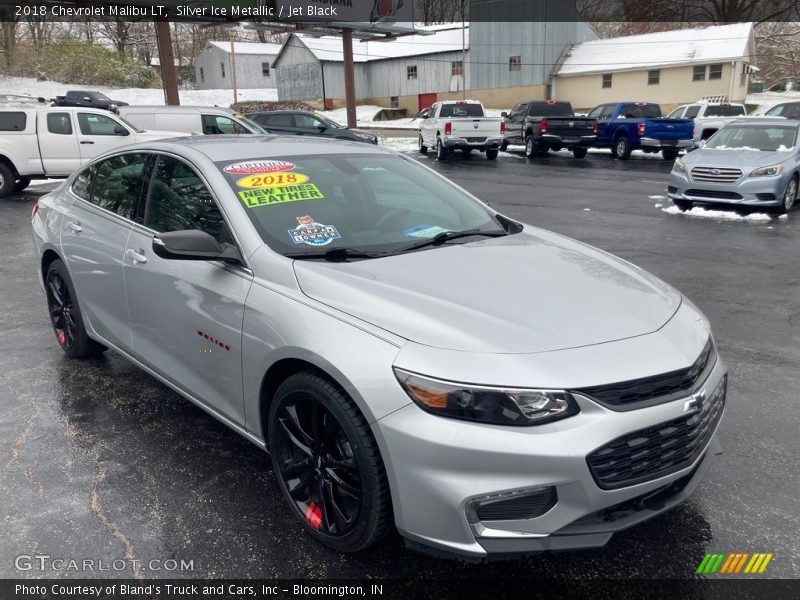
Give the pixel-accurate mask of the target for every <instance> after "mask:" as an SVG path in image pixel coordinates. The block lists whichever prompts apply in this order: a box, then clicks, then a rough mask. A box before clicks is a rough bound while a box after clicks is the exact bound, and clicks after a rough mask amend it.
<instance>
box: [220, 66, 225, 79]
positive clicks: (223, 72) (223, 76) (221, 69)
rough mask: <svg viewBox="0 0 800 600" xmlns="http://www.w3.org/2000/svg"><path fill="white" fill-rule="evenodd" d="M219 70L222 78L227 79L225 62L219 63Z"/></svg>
mask: <svg viewBox="0 0 800 600" xmlns="http://www.w3.org/2000/svg"><path fill="white" fill-rule="evenodd" d="M219 70H220V72H221V73H222V78H223V79H225V63H224V62H221V63H219Z"/></svg>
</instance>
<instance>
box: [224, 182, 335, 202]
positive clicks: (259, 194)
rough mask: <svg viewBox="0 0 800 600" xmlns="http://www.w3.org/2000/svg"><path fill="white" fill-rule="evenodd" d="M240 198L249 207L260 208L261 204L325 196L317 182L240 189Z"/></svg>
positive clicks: (320, 198) (315, 198) (323, 197)
mask: <svg viewBox="0 0 800 600" xmlns="http://www.w3.org/2000/svg"><path fill="white" fill-rule="evenodd" d="M239 198H241V199H242V202H244V203H245V206H247V208H258V207H259V206H269V205H271V204H286V203H287V202H302V201H303V200H324V199H325V196H323V195H322V192H320V191H319V188H318V187H317V186H316V185H315V184H313V183H303V184H301V185H285V186H282V187H281V186H279V187H271V188H260V189H253V190H240V191H239Z"/></svg>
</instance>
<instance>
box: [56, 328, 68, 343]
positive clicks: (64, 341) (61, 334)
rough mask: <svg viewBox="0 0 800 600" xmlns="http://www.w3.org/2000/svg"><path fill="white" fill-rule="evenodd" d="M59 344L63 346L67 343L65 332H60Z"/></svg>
mask: <svg viewBox="0 0 800 600" xmlns="http://www.w3.org/2000/svg"><path fill="white" fill-rule="evenodd" d="M58 343H59V344H61V345H62V346H63V345H64V344H66V343H67V334H65V333H64V332H63V331H59V332H58Z"/></svg>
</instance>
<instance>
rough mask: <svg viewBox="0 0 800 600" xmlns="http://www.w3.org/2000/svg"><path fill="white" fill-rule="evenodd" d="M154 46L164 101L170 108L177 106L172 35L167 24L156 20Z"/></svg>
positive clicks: (178, 98) (178, 101)
mask: <svg viewBox="0 0 800 600" xmlns="http://www.w3.org/2000/svg"><path fill="white" fill-rule="evenodd" d="M155 24H156V44H157V45H158V60H159V61H160V62H161V81H162V83H163V85H164V101H165V102H166V103H167V104H168V105H170V106H178V105H179V104H180V103H181V99H180V97H179V96H178V78H177V76H176V75H175V55H174V54H173V53H172V33H171V32H170V30H169V22H168V21H164V20H163V19H156V21H155Z"/></svg>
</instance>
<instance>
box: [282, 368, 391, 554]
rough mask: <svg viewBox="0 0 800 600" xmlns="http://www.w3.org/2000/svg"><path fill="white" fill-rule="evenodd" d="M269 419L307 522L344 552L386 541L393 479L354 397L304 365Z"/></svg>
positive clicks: (295, 508) (291, 498)
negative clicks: (383, 539) (389, 481)
mask: <svg viewBox="0 0 800 600" xmlns="http://www.w3.org/2000/svg"><path fill="white" fill-rule="evenodd" d="M268 423H269V424H268V431H269V438H268V439H269V445H270V450H271V455H272V465H273V468H274V470H275V475H276V477H277V478H278V482H279V485H280V488H281V491H282V493H283V496H284V498H286V500H287V502H288V503H289V506H290V507H291V509H292V512H293V513H294V515H295V516H296V517H297V518H298V519H299V520H300V522H301V523H302V524H303V527H304V529H305V530H306V531H307V532H308V533H309V534H310V535H311V536H312V537H313V538H315V539H316V540H317V541H319V542H321V543H322V544H324V545H325V546H328V547H329V548H333V549H334V550H338V551H340V552H357V551H359V550H364V549H365V548H368V547H369V546H372V545H373V544H375V543H377V542H378V541H380V540H381V539H382V538H383V537H384V536H385V535H386V533H387V532H388V530H389V527H390V524H391V520H392V510H391V499H390V496H389V483H388V480H387V478H386V471H385V469H384V466H383V461H382V460H381V456H380V452H379V450H378V445H377V443H376V442H375V438H374V437H373V436H372V432H371V431H370V428H369V425H368V424H367V421H366V419H364V416H363V415H362V414H361V412H360V411H359V410H358V407H357V406H356V405H355V403H354V402H353V400H352V399H351V398H350V397H349V396H348V395H347V394H346V393H345V392H344V391H343V390H341V389H340V388H339V387H338V386H337V385H335V384H334V383H333V382H331V381H330V380H328V379H326V378H324V377H322V376H320V375H317V374H316V373H312V372H301V373H298V374H296V375H292V376H291V377H289V378H288V379H286V381H284V382H283V383H282V384H281V385H280V387H279V388H278V391H277V392H276V393H275V397H274V399H273V401H272V404H271V406H270V411H269V422H268Z"/></svg>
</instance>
